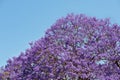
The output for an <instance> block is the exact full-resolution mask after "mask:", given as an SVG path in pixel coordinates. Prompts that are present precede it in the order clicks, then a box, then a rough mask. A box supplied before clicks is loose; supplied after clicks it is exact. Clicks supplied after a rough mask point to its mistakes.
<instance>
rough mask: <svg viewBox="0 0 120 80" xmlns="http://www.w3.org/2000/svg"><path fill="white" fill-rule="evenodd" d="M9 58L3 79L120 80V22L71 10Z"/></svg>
mask: <svg viewBox="0 0 120 80" xmlns="http://www.w3.org/2000/svg"><path fill="white" fill-rule="evenodd" d="M30 46H31V48H29V49H27V50H26V51H25V52H24V53H21V54H20V55H19V56H18V57H13V58H12V59H9V60H8V61H7V65H6V66H5V68H3V69H2V71H1V72H0V80H120V26H119V25H117V24H111V23H110V21H109V19H97V18H96V17H88V16H86V15H84V14H78V15H74V14H68V15H67V16H66V17H63V18H61V19H58V20H57V21H56V23H55V24H53V25H52V26H51V28H49V29H48V30H47V31H46V33H45V36H44V37H42V38H40V39H39V40H37V41H35V42H33V43H30Z"/></svg>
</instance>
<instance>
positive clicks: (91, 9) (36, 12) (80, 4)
mask: <svg viewBox="0 0 120 80" xmlns="http://www.w3.org/2000/svg"><path fill="white" fill-rule="evenodd" d="M68 13H75V14H81V13H82V14H86V15H88V16H95V17H97V18H111V22H112V23H118V24H120V0H0V66H4V65H5V64H6V61H7V60H8V59H9V58H12V57H14V56H18V55H19V54H20V52H24V51H25V50H26V49H27V48H29V44H28V43H29V42H31V41H36V40H38V39H39V38H41V37H42V36H44V33H45V31H46V30H47V29H48V28H50V26H51V25H52V24H53V23H55V21H56V20H57V19H58V18H61V17H63V16H66V15H67V14H68Z"/></svg>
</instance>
